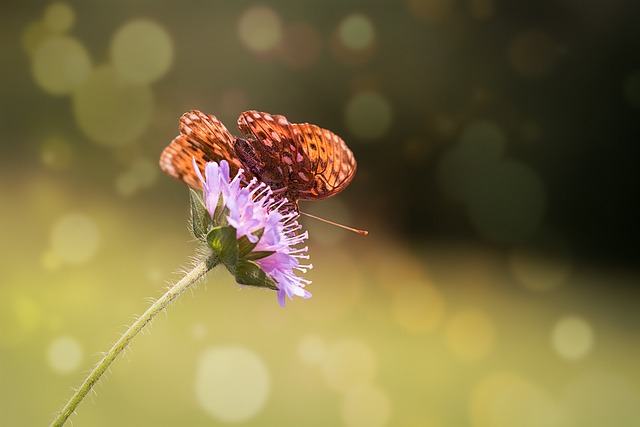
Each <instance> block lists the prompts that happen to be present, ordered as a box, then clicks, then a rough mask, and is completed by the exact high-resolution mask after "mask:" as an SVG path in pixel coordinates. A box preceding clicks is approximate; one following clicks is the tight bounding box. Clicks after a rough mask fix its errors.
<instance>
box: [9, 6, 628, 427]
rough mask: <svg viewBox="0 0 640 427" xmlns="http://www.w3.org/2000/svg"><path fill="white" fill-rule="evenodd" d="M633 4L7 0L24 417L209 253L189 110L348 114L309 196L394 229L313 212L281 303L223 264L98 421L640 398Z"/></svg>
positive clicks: (15, 405)
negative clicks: (189, 147) (192, 182)
mask: <svg viewBox="0 0 640 427" xmlns="http://www.w3.org/2000/svg"><path fill="white" fill-rule="evenodd" d="M637 9H638V7H637V6H636V5H635V2H632V1H624V0H616V1H611V2H604V1H595V0H594V1H586V2H576V1H571V0H563V1H529V2H527V1H517V2H516V1H513V2H497V1H493V0H465V1H453V0H407V1H402V2H401V1H397V2H396V1H344V2H339V1H327V2H301V1H297V2H292V1H273V2H260V3H256V2H246V1H237V2H221V1H208V2H204V1H197V2H195V1H194V2H168V1H162V2H156V1H136V2H124V1H115V2H94V1H85V2H77V1H74V2H65V3H55V2H19V3H15V4H12V5H9V4H3V5H2V6H0V11H1V13H0V46H1V47H2V55H1V56H0V64H1V75H0V203H1V205H0V207H1V210H0V215H1V216H0V218H1V221H0V230H1V231H2V233H1V243H0V255H1V257H0V259H1V264H0V265H1V268H0V425H2V426H35V425H47V424H48V422H49V421H50V420H51V419H52V417H53V415H54V414H55V412H56V411H57V410H58V409H59V408H61V407H62V405H63V404H64V402H65V401H66V399H68V397H70V395H71V392H72V388H73V387H76V386H77V385H79V383H80V382H81V380H82V379H83V378H84V376H85V375H86V373H87V371H88V370H89V369H90V368H91V367H92V366H93V365H94V364H95V363H96V362H97V361H98V360H99V353H100V352H102V351H105V350H107V349H108V347H109V346H110V344H111V343H112V342H113V341H114V340H115V339H116V338H117V337H118V335H119V334H120V333H122V331H124V329H125V327H126V325H127V324H129V323H130V322H131V321H132V319H133V315H134V314H135V313H142V312H143V311H144V310H145V309H146V307H147V306H148V300H149V298H154V297H157V296H159V295H160V294H161V292H162V291H163V289H164V288H165V287H166V285H167V283H168V282H170V281H175V280H177V279H178V278H179V277H180V271H181V270H183V269H186V268H188V267H189V265H190V257H191V256H192V255H193V254H194V247H195V244H194V243H193V242H192V241H191V237H190V236H189V234H188V231H187V226H186V219H187V217H188V191H187V189H186V187H185V186H184V185H182V184H181V183H179V182H177V181H174V180H172V179H170V178H169V177H166V176H164V175H162V173H161V172H160V171H159V169H158V168H157V166H156V165H157V160H158V157H159V154H160V152H161V151H162V149H163V148H164V147H165V146H166V145H167V144H168V143H169V142H170V141H171V139H172V138H173V137H174V136H175V135H176V133H177V125H178V119H179V117H180V115H181V114H182V113H183V112H185V111H188V110H190V109H200V110H203V111H205V112H208V113H211V114H215V115H216V116H217V117H218V118H220V119H221V120H222V121H223V122H224V123H226V124H227V126H228V127H229V129H231V130H232V131H233V132H235V121H236V120H237V117H238V114H239V113H240V112H241V111H244V110H248V109H257V110H262V111H268V112H271V113H274V114H284V115H286V116H287V117H288V118H289V119H290V120H291V121H293V122H305V121H308V122H312V123H315V124H318V125H320V126H322V127H325V128H327V129H331V130H332V131H334V132H336V133H337V134H339V135H341V136H342V137H343V138H344V139H345V141H347V143H348V145H349V146H350V147H351V148H352V150H353V151H354V153H355V155H356V158H357V159H358V173H357V175H356V178H355V180H354V181H353V183H352V184H351V185H350V186H349V188H348V189H347V190H345V191H344V192H343V193H341V194H340V195H339V196H337V197H336V198H333V199H329V200H326V201H322V202H314V203H303V204H302V205H301V207H302V209H303V210H305V211H308V212H310V213H314V214H317V215H321V216H323V217H325V218H329V219H332V220H336V221H338V222H342V223H346V224H350V225H354V226H356V227H359V228H366V229H368V230H369V231H370V235H369V236H367V237H361V236H357V235H353V234H351V233H348V232H345V231H342V230H339V229H337V228H333V227H330V226H328V225H326V224H322V223H319V222H316V221H311V220H306V219H303V223H304V225H305V227H306V228H307V229H308V230H309V233H310V239H309V241H308V245H309V248H310V249H309V252H310V255H311V257H312V259H311V261H312V263H313V264H314V269H313V270H312V271H311V272H310V273H309V274H308V277H309V278H310V279H311V280H313V284H312V285H311V286H310V287H309V290H310V291H311V292H312V293H313V298H312V299H310V300H295V301H288V304H287V307H286V308H285V309H282V308H281V307H279V306H278V305H277V303H276V298H275V294H274V293H272V292H266V291H261V290H255V289H243V288H239V287H238V285H236V284H235V283H234V281H233V279H232V278H231V277H230V276H229V274H228V273H227V272H226V271H223V270H216V271H214V272H212V273H211V274H210V275H209V276H208V278H207V280H206V283H205V284H204V285H200V286H198V287H197V288H196V289H194V290H193V292H191V293H187V294H186V295H184V296H183V297H182V298H181V299H180V300H179V301H178V302H177V303H176V304H174V305H173V306H172V307H170V308H169V310H168V311H167V315H166V316H165V315H161V316H159V317H158V319H156V321H155V322H154V323H153V325H152V326H151V327H150V328H148V330H147V331H148V332H149V333H146V334H142V335H140V336H139V337H138V338H137V339H136V340H135V341H134V343H133V345H132V347H131V348H130V349H129V350H128V351H127V352H126V354H125V355H124V357H121V358H120V359H119V360H117V361H116V363H115V364H114V365H113V367H112V368H111V370H110V372H109V373H108V375H107V376H106V378H105V379H104V380H102V381H101V382H100V383H99V384H98V386H97V387H96V393H95V394H94V395H93V396H92V397H91V398H90V399H87V401H85V402H84V403H83V404H82V405H81V406H80V407H79V409H78V413H77V415H74V416H73V419H72V421H73V423H74V425H79V426H85V425H86V426H98V427H99V426H113V425H120V426H177V425H189V426H200V425H202V426H204V425H207V426H210V425H230V424H235V425H246V426H257V425H308V426H312V425H317V426H327V425H344V426H348V427H360V426H374V427H375V426H386V425H388V426H407V427H409V426H411V427H413V426H430V427H445V426H474V427H484V426H487V427H488V426H492V427H495V426H514V425H519V426H562V427H564V426H581V427H583V426H603V425H612V426H613V425H615V426H636V425H640V391H639V386H640V370H638V362H637V360H638V356H639V355H640V352H639V350H640V344H639V341H638V338H639V334H638V328H639V327H640V320H639V317H638V315H637V306H638V304H637V303H638V291H637V287H638V279H639V277H640V275H639V273H638V264H637V262H638V255H639V253H638V250H637V244H638V238H639V236H638V229H637V218H638V214H640V212H639V210H638V208H637V206H636V202H635V198H636V195H637V187H638V179H639V178H640V177H639V173H638V168H637V151H638V150H637V143H638V141H640V130H639V129H640V128H639V126H638V114H639V111H640V110H639V109H640V57H639V56H638V52H640V30H638V29H637V28H636V27H637V23H636V21H637V16H638V10H637ZM132 28H133V29H132ZM225 352H226V353H225ZM220 354H224V355H226V356H227V357H231V358H232V359H233V358H234V357H237V363H236V364H234V363H231V362H230V361H229V359H228V358H227V359H225V358H222V357H219V355H220ZM216 355H218V356H216ZM245 356H246V357H245ZM216 357H217V358H216ZM211 372H215V373H219V374H221V376H219V377H215V375H213V374H211ZM222 374H226V376H225V375H222ZM203 384H204V385H203ZM228 396H231V397H232V398H231V399H230V400H229V401H230V402H232V403H226V404H224V405H222V406H220V405H221V403H220V402H221V401H222V400H224V398H225V397H228ZM225 402H226V401H225ZM234 417H235V418H234ZM233 419H235V421H233Z"/></svg>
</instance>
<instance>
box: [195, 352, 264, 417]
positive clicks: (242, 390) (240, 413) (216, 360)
mask: <svg viewBox="0 0 640 427" xmlns="http://www.w3.org/2000/svg"><path fill="white" fill-rule="evenodd" d="M195 382H196V384H195V387H196V396H197V399H198V402H199V403H200V405H201V406H202V407H203V408H204V410H205V411H206V412H207V413H208V414H209V415H211V416H212V417H214V418H216V419H218V420H220V421H222V422H225V423H239V422H244V421H247V420H249V419H251V418H253V417H254V416H256V415H257V413H258V412H259V411H260V410H261V409H262V407H263V406H264V404H265V402H266V401H267V397H268V396H269V389H270V378H269V372H268V370H267V367H266V365H265V363H264V361H263V360H262V359H261V358H260V357H259V356H258V355H257V354H256V353H254V352H253V351H250V350H248V349H246V348H244V347H214V348H210V349H209V350H207V351H205V352H204V353H203V354H202V356H201V357H200V362H199V363H198V371H197V376H196V381H195Z"/></svg>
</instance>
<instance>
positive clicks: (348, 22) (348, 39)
mask: <svg viewBox="0 0 640 427" xmlns="http://www.w3.org/2000/svg"><path fill="white" fill-rule="evenodd" d="M338 36H339V37H340V41H341V42H342V44H343V45H344V46H345V47H347V48H348V49H351V50H363V49H366V48H368V47H369V46H370V45H371V44H372V43H373V42H374V40H375V28H374V26H373V23H372V22H371V19H369V18H368V17H367V16H365V15H362V14H360V13H355V14H352V15H349V16H347V17H346V18H344V19H343V20H342V22H341V23H340V26H339V27H338Z"/></svg>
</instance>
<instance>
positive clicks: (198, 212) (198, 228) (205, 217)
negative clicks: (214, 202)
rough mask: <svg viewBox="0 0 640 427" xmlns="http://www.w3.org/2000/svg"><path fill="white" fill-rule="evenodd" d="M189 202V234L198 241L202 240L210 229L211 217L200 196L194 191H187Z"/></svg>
mask: <svg viewBox="0 0 640 427" xmlns="http://www.w3.org/2000/svg"><path fill="white" fill-rule="evenodd" d="M189 201H190V205H191V232H192V233H193V235H194V237H195V238H196V239H198V240H204V239H205V237H206V236H207V233H208V232H209V229H210V228H211V225H212V224H211V216H210V215H209V212H208V211H207V208H206V207H205V205H204V201H203V200H202V198H201V197H200V194H199V193H198V192H197V191H195V190H194V189H192V188H190V189H189Z"/></svg>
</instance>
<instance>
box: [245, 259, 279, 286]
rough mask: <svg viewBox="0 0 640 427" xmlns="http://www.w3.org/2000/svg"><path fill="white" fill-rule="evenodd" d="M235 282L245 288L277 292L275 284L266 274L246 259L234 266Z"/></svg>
mask: <svg viewBox="0 0 640 427" xmlns="http://www.w3.org/2000/svg"><path fill="white" fill-rule="evenodd" d="M235 276H236V282H238V283H240V284H241V285H246V286H257V287H260V288H269V289H273V290H275V291H277V290H278V287H277V286H276V282H275V281H274V280H273V279H272V278H270V277H269V276H267V273H265V272H264V270H262V269H261V268H260V267H259V266H258V264H256V263H255V262H253V261H249V260H246V259H241V260H238V263H237V264H236V271H235Z"/></svg>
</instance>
